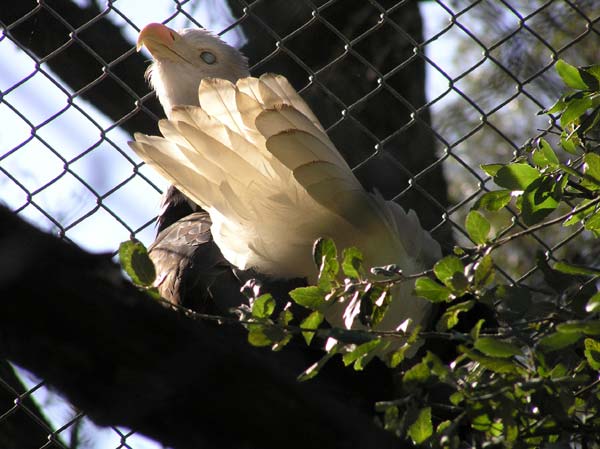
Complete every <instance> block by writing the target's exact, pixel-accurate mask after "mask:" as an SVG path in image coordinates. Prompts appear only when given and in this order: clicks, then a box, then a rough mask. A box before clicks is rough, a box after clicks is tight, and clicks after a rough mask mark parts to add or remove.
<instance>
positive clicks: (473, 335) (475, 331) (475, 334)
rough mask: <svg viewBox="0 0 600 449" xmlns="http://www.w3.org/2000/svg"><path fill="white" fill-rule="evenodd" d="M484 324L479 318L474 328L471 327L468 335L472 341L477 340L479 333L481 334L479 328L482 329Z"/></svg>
mask: <svg viewBox="0 0 600 449" xmlns="http://www.w3.org/2000/svg"><path fill="white" fill-rule="evenodd" d="M484 323H485V320H484V319H483V318H481V319H480V320H479V321H477V323H475V326H473V328H472V329H471V332H469V335H470V336H471V338H472V339H473V340H477V339H478V338H479V333H480V332H481V328H482V327H483V325H484Z"/></svg>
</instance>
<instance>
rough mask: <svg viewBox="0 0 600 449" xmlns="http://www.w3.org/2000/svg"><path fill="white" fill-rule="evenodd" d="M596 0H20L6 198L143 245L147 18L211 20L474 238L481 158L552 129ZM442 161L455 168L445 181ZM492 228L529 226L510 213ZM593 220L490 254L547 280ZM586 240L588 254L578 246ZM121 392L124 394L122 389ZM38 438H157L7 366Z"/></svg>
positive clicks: (132, 444) (5, 397)
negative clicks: (565, 67) (541, 265)
mask: <svg viewBox="0 0 600 449" xmlns="http://www.w3.org/2000/svg"><path fill="white" fill-rule="evenodd" d="M598 6H600V5H599V4H598V2H597V1H594V0H589V1H568V0H555V1H542V0H534V1H519V0H511V1H495V2H492V1H467V0H457V1H452V0H444V1H441V0H440V1H423V2H414V1H375V0H369V1H366V0H364V1H363V0H360V1H358V0H357V1H354V0H352V1H341V0H337V1H336V0H329V1H316V0H315V1H310V0H302V1H298V2H276V1H267V0H257V1H254V2H251V1H248V2H245V1H237V0H231V1H229V2H226V1H225V0H221V1H219V0H213V1H205V2H202V1H194V0H191V1H176V0H173V1H171V0H164V1H161V2H154V3H153V4H152V5H148V6H147V5H146V4H144V5H143V6H142V5H141V4H140V2H135V1H126V0H121V1H108V2H106V3H101V2H96V1H94V0H90V1H87V2H86V1H72V2H71V1H68V0H62V1H59V0H56V1H38V2H26V1H23V2H12V5H10V6H9V4H8V3H6V4H3V5H2V6H1V7H0V23H1V24H2V34H1V35H0V60H1V61H2V68H1V69H0V123H1V125H0V126H1V128H0V192H1V194H0V200H1V201H2V202H4V203H6V204H7V205H8V206H9V207H10V208H11V209H13V210H14V211H15V212H17V213H18V214H20V215H21V216H23V217H25V218H27V219H28V220H30V221H31V222H33V223H35V224H36V225H37V226H39V227H41V228H44V229H46V230H49V231H51V232H52V233H55V234H58V235H59V236H61V237H62V238H64V239H67V240H70V241H73V242H75V243H77V244H79V245H81V246H83V247H84V248H86V249H90V250H94V251H105V252H114V250H115V249H116V248H117V247H118V245H119V243H120V242H121V241H124V240H127V239H128V238H130V237H136V238H138V239H140V240H142V241H143V242H144V243H146V244H149V243H151V242H152V240H153V237H154V221H155V216H156V213H157V211H158V204H159V199H160V193H161V191H162V190H163V189H164V188H165V187H166V185H165V183H164V181H162V180H161V179H160V178H159V177H158V176H156V175H155V174H154V173H152V171H151V170H149V169H148V168H147V167H144V166H143V165H141V164H140V161H139V160H138V159H137V158H136V157H135V156H134V155H133V153H132V152H131V151H130V150H129V149H128V146H127V144H126V142H127V141H128V140H130V139H131V134H132V133H133V132H135V131H142V132H156V121H157V120H158V118H159V117H161V116H162V112H161V110H160V108H159V107H158V105H157V101H156V99H155V98H154V96H153V94H152V93H151V92H150V91H149V89H148V87H147V86H146V84H145V81H144V79H143V72H144V70H145V67H146V65H147V61H148V55H147V54H138V53H136V51H135V43H134V42H135V38H136V35H137V33H138V32H139V30H140V28H141V27H142V26H143V25H145V24H146V23H147V22H150V21H162V22H163V23H166V24H168V25H169V26H171V27H173V28H180V27H187V26H204V27H206V28H210V29H212V30H215V31H220V34H221V35H222V36H223V37H224V38H225V39H226V40H227V41H229V42H230V43H232V44H233V45H236V46H240V47H243V49H244V51H245V52H246V54H247V56H248V57H249V59H250V63H251V65H252V72H253V74H261V73H264V72H266V71H276V72H279V73H282V74H284V75H286V76H288V77H289V78H290V80H291V81H292V83H293V84H294V85H295V86H296V87H297V88H299V89H301V92H302V94H303V95H304V96H305V98H307V100H308V102H309V103H310V104H311V106H312V107H313V108H314V110H315V111H316V113H317V115H318V116H319V117H320V118H321V119H322V120H323V123H324V125H325V127H326V128H327V129H328V132H329V133H330V135H331V136H332V138H333V140H334V141H335V143H336V144H337V145H338V147H339V148H340V150H341V151H342V152H343V154H344V156H345V157H346V158H347V159H348V160H349V161H350V163H351V165H352V166H354V167H355V171H356V173H357V175H358V176H359V178H360V179H361V181H362V182H363V183H364V184H365V185H366V186H367V187H369V188H377V189H378V190H380V191H381V192H382V193H383V194H384V195H385V196H386V197H388V198H394V199H396V200H397V201H399V202H400V203H401V204H403V205H405V206H407V207H410V208H413V209H415V210H417V212H418V213H419V216H420V217H421V220H422V222H423V223H424V226H425V227H427V228H428V229H431V230H432V231H433V233H434V235H435V236H436V237H437V238H438V240H439V241H440V242H441V243H442V245H443V246H444V247H445V249H446V250H450V249H451V248H452V246H453V245H454V244H455V242H458V243H460V244H463V245H469V242H468V239H467V238H466V235H467V234H466V232H465V231H464V229H463V227H462V223H463V221H464V216H465V215H466V213H467V212H468V210H469V208H470V207H471V206H472V205H473V203H474V201H475V200H476V199H477V198H478V197H479V196H480V195H481V194H482V193H483V192H485V191H487V190H488V186H489V185H491V184H490V180H489V178H488V177H487V176H486V175H485V174H484V172H483V171H482V170H481V169H480V168H479V166H480V164H483V163H491V162H496V161H500V162H506V161H508V160H510V159H511V158H512V157H513V156H514V155H516V154H519V151H520V149H521V148H522V147H523V145H524V144H526V143H527V142H528V141H529V140H530V139H532V138H535V137H537V136H538V135H546V137H547V138H548V139H553V138H554V134H553V131H554V129H555V126H556V124H555V123H552V122H548V119H547V117H546V116H542V115H538V114H537V113H538V112H539V111H541V110H543V109H545V108H547V107H549V106H550V105H551V104H552V103H553V101H554V100H555V99H556V98H558V97H559V96H560V94H561V93H562V92H561V89H562V88H561V86H560V83H559V82H558V78H557V76H556V75H555V74H554V70H553V65H554V63H555V62H556V61H557V60H558V59H559V58H562V59H565V60H568V61H569V62H570V63H571V64H574V65H585V64H592V63H597V62H598V58H599V56H600V55H599V53H598V48H600V46H599V45H598V44H599V43H600V39H599V32H600V26H599V25H598V18H599V17H600V8H599V7H598ZM442 174H443V176H442ZM505 214H506V215H505V221H504V222H494V223H493V225H494V227H495V228H496V230H502V232H506V233H509V232H513V231H514V230H516V229H519V227H520V226H521V224H520V223H519V222H518V221H516V220H514V214H513V213H512V212H511V211H510V210H509V209H507V210H506V212H505ZM574 239H579V240H581V243H582V244H581V245H576V246H577V248H579V250H578V253H577V254H572V256H574V257H576V258H579V259H580V260H591V259H593V257H595V254H596V252H597V249H596V248H595V247H594V246H592V245H588V244H584V243H586V235H585V233H583V228H581V229H573V228H566V229H565V230H562V231H561V232H555V231H553V232H552V233H549V232H539V233H537V234H534V235H532V236H529V237H527V242H526V243H523V242H519V243H518V244H514V245H507V246H506V247H505V248H504V249H503V250H502V252H501V253H500V256H499V257H497V258H496V259H495V261H496V263H497V264H498V265H499V268H500V269H501V270H502V271H503V273H504V275H505V276H506V277H507V279H508V280H509V282H514V283H519V284H521V285H527V286H530V287H531V288H535V286H536V283H537V282H539V275H540V273H539V270H537V269H536V268H535V267H536V264H535V259H536V257H539V255H540V254H541V255H543V257H546V258H552V257H554V256H556V255H559V254H560V255H563V253H564V252H565V251H568V250H567V249H566V243H568V242H572V241H573V240H574ZM582 248H585V249H582ZM123 394H127V392H123ZM23 432H27V433H28V436H29V440H28V441H29V442H30V443H31V445H30V446H29V447H32V448H33V447H36V448H37V447H40V448H46V447H53V448H54V447H58V448H84V447H85V448H87V447H103V448H109V447H110V448H146V447H157V446H156V445H155V444H154V443H152V442H150V441H148V440H145V439H144V438H142V437H139V436H136V435H133V434H132V433H131V432H129V431H127V430H125V429H118V428H112V429H108V430H107V429H98V428H95V427H93V426H92V424H91V423H89V422H88V421H86V420H85V411H79V410H73V409H72V408H71V407H70V406H69V405H68V404H66V403H65V402H64V401H63V400H62V399H61V398H59V397H57V396H56V395H54V394H52V392H51V391H49V390H48V389H47V388H46V387H45V386H44V383H43V381H41V380H40V379H36V378H34V377H33V376H32V375H30V374H29V373H26V372H23V371H20V370H18V369H16V368H14V367H12V366H11V365H9V364H7V363H5V364H4V365H2V367H1V368H0V435H5V437H3V438H4V440H3V439H2V438H0V441H10V438H11V437H10V435H16V434H18V433H23Z"/></svg>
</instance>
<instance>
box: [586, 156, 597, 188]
mask: <svg viewBox="0 0 600 449" xmlns="http://www.w3.org/2000/svg"><path fill="white" fill-rule="evenodd" d="M583 160H584V161H585V164H584V165H583V173H584V174H585V175H586V178H585V179H584V180H583V182H582V185H583V186H584V187H586V188H588V189H590V190H598V189H600V156H598V155H597V154H595V153H586V154H585V156H584V157H583Z"/></svg>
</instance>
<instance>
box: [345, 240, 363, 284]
mask: <svg viewBox="0 0 600 449" xmlns="http://www.w3.org/2000/svg"><path fill="white" fill-rule="evenodd" d="M362 261H363V255H362V253H361V252H360V251H359V249H358V248H355V247H349V248H345V249H344V251H343V252H342V271H343V273H344V274H345V275H346V276H348V277H349V278H351V279H358V278H360V271H361V267H362Z"/></svg>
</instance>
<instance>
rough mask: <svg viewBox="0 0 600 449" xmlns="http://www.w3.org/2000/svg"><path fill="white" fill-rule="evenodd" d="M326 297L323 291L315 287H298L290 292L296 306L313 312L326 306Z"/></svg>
mask: <svg viewBox="0 0 600 449" xmlns="http://www.w3.org/2000/svg"><path fill="white" fill-rule="evenodd" d="M325 295H326V293H325V292H324V291H323V290H321V289H320V288H319V287H317V286H314V285H311V286H308V287H298V288H295V289H294V290H292V291H291V292H290V297H291V298H292V299H293V300H294V302H295V303H296V304H299V305H301V306H303V307H306V308H308V309H311V310H317V309H319V308H320V307H322V306H323V305H324V304H325Z"/></svg>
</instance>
